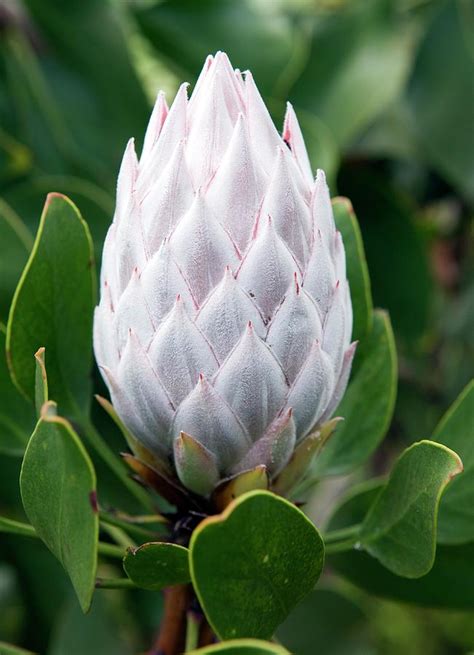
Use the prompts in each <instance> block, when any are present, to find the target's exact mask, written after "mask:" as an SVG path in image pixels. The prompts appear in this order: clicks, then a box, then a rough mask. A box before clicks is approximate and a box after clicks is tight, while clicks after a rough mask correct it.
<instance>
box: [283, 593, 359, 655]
mask: <svg viewBox="0 0 474 655" xmlns="http://www.w3.org/2000/svg"><path fill="white" fill-rule="evenodd" d="M364 628H365V629H364ZM366 633H367V616H366V615H365V614H364V612H363V611H362V609H361V608H360V607H359V606H358V605H357V604H356V603H355V602H354V601H353V600H352V599H350V598H349V597H348V596H345V595H342V593H339V592H337V591H334V590H332V589H316V590H315V591H313V592H312V593H311V594H309V595H308V596H307V597H306V598H305V599H304V600H303V601H302V602H301V603H300V604H299V605H298V607H296V608H295V609H294V610H293V612H292V613H291V614H290V616H289V617H288V618H287V619H286V621H285V622H284V623H283V625H281V626H280V628H279V629H278V630H277V637H278V639H280V640H281V641H282V643H283V644H284V645H285V646H287V648H289V649H290V650H291V652H292V653H297V655H314V651H315V644H317V645H318V648H317V652H318V655H370V654H371V653H372V650H371V648H370V646H369V644H368V639H367V634H366Z"/></svg>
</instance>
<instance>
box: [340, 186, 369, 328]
mask: <svg viewBox="0 0 474 655" xmlns="http://www.w3.org/2000/svg"><path fill="white" fill-rule="evenodd" d="M332 206H333V211H334V220H335V221H336V227H337V229H338V230H339V232H340V233H341V235H342V240H343V242H344V248H345V251H346V261H347V279H348V280H349V285H350V289H351V299H352V309H353V312H354V327H353V330H352V339H353V340H359V339H362V338H363V337H365V335H366V334H367V333H368V332H369V331H370V328H371V326H372V311H373V306H372V294H371V291H370V278H369V271H368V268H367V261H366V259H365V252H364V244H363V242H362V236H361V234H360V228H359V224H358V222H357V218H356V215H355V213H354V209H353V207H352V204H351V201H350V200H349V199H348V198H334V200H333V201H332Z"/></svg>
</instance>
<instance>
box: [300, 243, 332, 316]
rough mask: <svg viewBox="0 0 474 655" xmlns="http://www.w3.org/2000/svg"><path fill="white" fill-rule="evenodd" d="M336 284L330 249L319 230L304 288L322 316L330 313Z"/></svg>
mask: <svg viewBox="0 0 474 655" xmlns="http://www.w3.org/2000/svg"><path fill="white" fill-rule="evenodd" d="M335 284H336V274H335V271H334V264H333V261H332V258H331V254H330V252H329V247H328V245H327V243H326V241H325V239H324V238H323V236H322V234H321V232H320V231H319V230H318V232H317V233H316V235H315V240H314V243H313V249H312V252H311V255H310V258H309V261H308V265H307V266H306V270H305V273H304V277H303V287H304V290H305V291H306V292H307V293H309V294H310V295H311V296H312V297H313V298H314V300H315V301H316V304H317V305H318V307H319V310H320V312H321V315H322V316H325V314H326V313H327V311H328V308H329V305H330V303H331V300H332V296H333V293H334V287H335Z"/></svg>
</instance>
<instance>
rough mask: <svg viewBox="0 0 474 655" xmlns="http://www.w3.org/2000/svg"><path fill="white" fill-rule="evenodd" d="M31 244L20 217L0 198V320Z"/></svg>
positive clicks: (6, 314) (31, 240) (8, 306)
mask: <svg viewBox="0 0 474 655" xmlns="http://www.w3.org/2000/svg"><path fill="white" fill-rule="evenodd" d="M32 245H33V237H32V236H31V234H30V233H29V231H28V229H27V228H26V227H25V225H24V224H23V223H22V221H21V219H20V217H19V216H18V215H17V214H16V213H15V212H14V211H13V209H12V208H11V207H10V206H9V205H7V203H6V202H4V201H3V200H1V199H0V320H5V321H6V318H7V316H8V310H9V308H10V303H11V299H12V297H13V292H14V291H15V287H16V285H17V283H18V280H19V279H20V275H21V271H22V270H23V267H24V265H25V263H26V260H27V258H28V253H29V251H30V250H31V247H32Z"/></svg>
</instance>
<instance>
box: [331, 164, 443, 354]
mask: <svg viewBox="0 0 474 655" xmlns="http://www.w3.org/2000/svg"><path fill="white" fill-rule="evenodd" d="M338 182H339V189H340V190H341V192H342V193H344V195H346V196H347V197H349V198H350V199H351V201H352V203H353V205H354V207H355V209H356V211H357V214H358V216H359V217H360V228H361V231H362V237H363V242H364V247H365V253H366V255H367V262H368V265H369V272H370V282H371V286H372V295H373V298H374V303H375V305H376V306H377V305H378V306H379V307H383V308H384V309H387V310H388V312H389V314H390V320H391V321H392V324H393V329H394V331H395V334H397V336H398V337H402V338H403V339H404V340H405V341H406V342H407V343H413V342H416V340H417V339H419V338H420V337H421V336H422V335H423V333H424V332H425V330H426V329H427V328H428V327H429V318H430V312H431V309H432V299H433V288H432V287H433V282H432V278H431V272H430V268H429V262H428V256H427V248H426V244H425V243H424V241H423V239H422V237H421V234H420V233H419V231H418V229H417V227H416V224H415V207H414V206H413V205H412V204H410V202H409V201H407V199H406V198H405V197H404V196H403V195H402V194H400V193H399V192H398V191H397V190H396V189H394V188H393V187H392V186H390V185H389V184H387V180H386V178H384V177H383V176H382V175H380V174H377V173H375V172H374V171H369V170H366V169H364V168H361V169H359V168H356V167H350V168H347V169H345V170H343V171H342V173H341V175H340V176H339V178H338Z"/></svg>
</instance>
